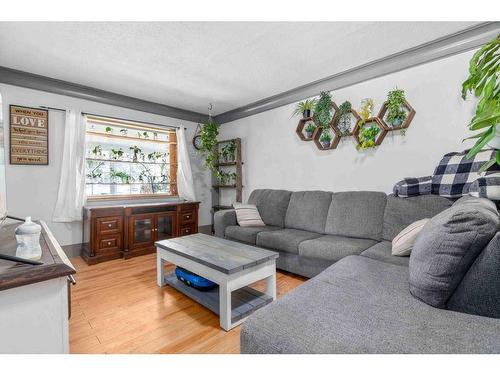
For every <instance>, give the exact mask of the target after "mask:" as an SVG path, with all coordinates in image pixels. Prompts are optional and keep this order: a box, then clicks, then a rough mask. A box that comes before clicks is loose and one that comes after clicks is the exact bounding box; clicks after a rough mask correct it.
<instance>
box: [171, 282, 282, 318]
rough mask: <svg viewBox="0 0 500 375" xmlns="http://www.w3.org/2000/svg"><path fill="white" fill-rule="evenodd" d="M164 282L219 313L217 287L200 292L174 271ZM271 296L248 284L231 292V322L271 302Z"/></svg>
mask: <svg viewBox="0 0 500 375" xmlns="http://www.w3.org/2000/svg"><path fill="white" fill-rule="evenodd" d="M165 283H166V284H167V285H170V286H171V287H172V288H174V289H176V290H177V291H179V292H181V293H182V294H185V295H186V296H188V297H189V298H191V299H193V300H194V301H196V302H198V303H199V304H200V305H203V306H205V307H206V308H207V309H209V310H211V311H212V312H214V313H216V314H217V315H220V314H219V287H215V288H214V289H212V290H209V291H206V292H202V291H201V290H198V289H195V288H193V287H190V286H188V285H186V284H184V283H183V282H182V281H180V280H179V279H177V277H176V276H175V274H174V273H171V274H169V275H167V276H165ZM272 301H273V298H272V297H271V296H268V295H266V294H264V293H262V292H259V291H258V290H255V289H253V288H250V287H248V286H246V287H243V288H241V289H238V290H235V291H233V292H232V293H231V324H234V323H236V322H238V321H239V320H241V319H244V318H246V317H247V316H249V315H250V314H251V313H253V312H254V311H256V310H257V309H260V308H261V307H263V306H265V305H267V304H268V303H270V302H272Z"/></svg>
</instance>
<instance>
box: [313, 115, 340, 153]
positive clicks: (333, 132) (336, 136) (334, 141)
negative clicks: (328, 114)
mask: <svg viewBox="0 0 500 375" xmlns="http://www.w3.org/2000/svg"><path fill="white" fill-rule="evenodd" d="M327 129H328V130H330V134H331V136H332V140H331V141H330V143H328V144H327V143H324V142H321V141H320V138H321V134H323V131H324V129H323V128H319V127H318V128H316V131H315V132H314V135H313V141H314V144H315V145H316V147H317V148H318V150H321V151H326V150H333V149H335V148H337V146H338V145H339V142H340V137H341V136H340V133H339V132H338V131H337V129H335V128H334V127H333V121H332V123H330V125H329V126H328V128H327Z"/></svg>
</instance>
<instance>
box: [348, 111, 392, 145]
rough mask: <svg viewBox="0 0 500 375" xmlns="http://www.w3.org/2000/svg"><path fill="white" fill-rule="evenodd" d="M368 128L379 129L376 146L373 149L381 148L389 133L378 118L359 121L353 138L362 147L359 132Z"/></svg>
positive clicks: (375, 141) (375, 140)
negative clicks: (374, 127)
mask: <svg viewBox="0 0 500 375" xmlns="http://www.w3.org/2000/svg"><path fill="white" fill-rule="evenodd" d="M367 126H376V127H378V129H379V132H378V133H377V135H376V136H375V139H374V144H373V146H371V147H375V146H380V144H381V143H382V142H383V141H384V138H385V136H386V135H387V133H388V130H387V129H386V125H385V124H384V123H383V122H382V120H381V119H379V118H378V117H370V118H369V119H367V120H365V121H363V119H361V118H360V119H359V120H358V122H357V123H356V126H355V127H354V131H353V136H354V138H355V139H356V142H357V143H358V146H361V140H360V138H359V132H360V131H361V129H363V128H366V127H367Z"/></svg>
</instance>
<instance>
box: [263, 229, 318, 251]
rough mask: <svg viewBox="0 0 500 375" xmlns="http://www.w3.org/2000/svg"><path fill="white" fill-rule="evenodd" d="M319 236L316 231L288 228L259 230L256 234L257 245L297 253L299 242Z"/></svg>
mask: <svg viewBox="0 0 500 375" xmlns="http://www.w3.org/2000/svg"><path fill="white" fill-rule="evenodd" d="M319 236H321V235H320V234H318V233H313V232H307V231H305V230H298V229H288V228H285V229H280V230H275V231H271V232H260V233H258V234H257V246H262V247H265V248H268V249H271V250H273V249H274V250H281V251H286V252H289V253H294V254H298V253H299V244H300V243H301V242H302V241H306V240H310V239H312V238H316V237H319Z"/></svg>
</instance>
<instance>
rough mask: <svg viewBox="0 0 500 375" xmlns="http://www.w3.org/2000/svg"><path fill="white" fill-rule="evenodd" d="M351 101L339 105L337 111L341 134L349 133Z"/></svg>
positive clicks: (346, 134)
mask: <svg viewBox="0 0 500 375" xmlns="http://www.w3.org/2000/svg"><path fill="white" fill-rule="evenodd" d="M351 109H352V105H351V102H349V101H345V102H344V103H342V104H341V105H339V111H338V116H339V117H338V119H339V120H338V125H337V127H338V130H339V131H340V134H341V135H342V136H348V135H350V134H351Z"/></svg>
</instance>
